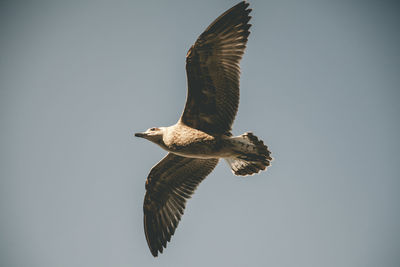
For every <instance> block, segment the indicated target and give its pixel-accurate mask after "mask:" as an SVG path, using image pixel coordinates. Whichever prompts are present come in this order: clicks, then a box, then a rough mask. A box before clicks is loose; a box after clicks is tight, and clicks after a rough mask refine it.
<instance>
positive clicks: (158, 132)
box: [135, 127, 165, 144]
mask: <svg viewBox="0 0 400 267" xmlns="http://www.w3.org/2000/svg"><path fill="white" fill-rule="evenodd" d="M164 130H165V127H160V128H155V127H154V128H149V129H147V131H145V132H143V133H135V136H136V137H142V138H145V139H147V140H149V141H151V142H153V143H156V144H160V143H161V142H162V140H163V134H164Z"/></svg>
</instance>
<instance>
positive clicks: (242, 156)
mask: <svg viewBox="0 0 400 267" xmlns="http://www.w3.org/2000/svg"><path fill="white" fill-rule="evenodd" d="M231 142H232V144H233V150H234V152H236V154H237V156H235V157H230V158H225V160H226V161H227V162H228V164H229V166H230V167H231V169H232V172H233V173H234V174H235V175H242V176H245V175H252V174H255V173H258V172H259V171H261V170H265V169H266V168H267V167H268V166H269V165H270V163H271V161H272V157H271V152H270V151H269V150H268V147H267V146H266V145H264V142H263V141H262V140H259V139H258V138H257V136H255V135H253V134H252V133H250V132H249V133H244V134H242V135H240V136H237V137H232V139H231Z"/></svg>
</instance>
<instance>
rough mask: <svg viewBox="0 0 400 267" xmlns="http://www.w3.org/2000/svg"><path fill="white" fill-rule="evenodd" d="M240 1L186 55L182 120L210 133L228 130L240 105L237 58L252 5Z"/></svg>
mask: <svg viewBox="0 0 400 267" xmlns="http://www.w3.org/2000/svg"><path fill="white" fill-rule="evenodd" d="M248 6H249V4H248V3H246V2H244V1H243V2H240V3H239V4H237V5H236V6H234V7H232V8H231V9H229V10H228V11H226V12H225V13H223V14H222V15H221V16H219V17H218V18H217V19H216V20H215V21H214V22H213V23H211V25H210V26H208V28H207V29H206V30H205V31H204V32H203V33H202V34H201V35H200V36H199V38H198V39H197V40H196V42H195V44H194V45H193V46H192V47H191V48H190V49H189V52H188V53H187V56H186V74H187V79H188V93H187V98H186V105H185V109H184V111H183V114H182V117H181V121H182V122H183V123H185V124H186V125H188V126H190V127H192V128H195V129H198V130H202V131H204V132H206V133H209V134H227V133H229V132H230V130H231V126H232V123H233V120H234V118H235V115H236V112H237V109H238V105H239V78H240V77H239V76H240V66H239V63H240V60H241V59H242V56H243V53H244V50H245V48H246V43H247V38H248V36H249V34H250V32H249V28H250V26H251V25H250V24H248V22H249V20H250V18H251V17H250V16H249V13H250V11H251V9H247V8H248Z"/></svg>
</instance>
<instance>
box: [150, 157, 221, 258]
mask: <svg viewBox="0 0 400 267" xmlns="http://www.w3.org/2000/svg"><path fill="white" fill-rule="evenodd" d="M217 163H218V160H217V159H207V160H205V159H194V158H184V157H180V156H177V155H174V154H171V153H170V154H168V155H167V156H166V157H165V158H164V159H162V160H161V161H160V162H159V163H158V164H157V165H156V166H154V167H153V168H152V170H151V171H150V174H149V176H148V178H147V184H146V195H145V199H144V204H143V211H144V231H145V234H146V240H147V243H148V245H149V248H150V251H151V253H152V254H153V256H155V257H156V256H157V255H158V252H162V251H163V248H165V247H166V246H167V242H169V241H170V240H171V236H172V235H173V234H174V233H175V229H176V228H177V227H178V224H179V220H180V219H181V217H182V215H183V213H184V210H185V206H186V201H187V199H189V198H190V197H191V196H192V195H193V193H194V191H195V190H196V188H197V186H198V185H199V184H200V182H201V181H202V180H203V179H204V178H205V177H206V176H207V175H208V174H209V173H210V172H211V171H212V170H213V169H214V167H215V166H216V165H217Z"/></svg>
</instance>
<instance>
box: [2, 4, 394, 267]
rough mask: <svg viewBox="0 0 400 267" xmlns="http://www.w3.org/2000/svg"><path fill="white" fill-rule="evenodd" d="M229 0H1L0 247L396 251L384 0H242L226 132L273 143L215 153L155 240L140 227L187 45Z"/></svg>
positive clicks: (43, 254)
mask: <svg viewBox="0 0 400 267" xmlns="http://www.w3.org/2000/svg"><path fill="white" fill-rule="evenodd" d="M237 2H238V1H230V0H229V1H228V0H223V1H222V0H221V1H215V0H204V1H193V0H181V1H178V0H170V1H153V0H146V1H133V0H131V1H128V0H122V1H119V0H118V1H41V0H39V1H29V2H28V1H26V2H23V1H11V0H10V1H2V2H1V4H0V123H1V124H0V125H1V131H0V159H1V160H0V265H1V266H5V267H14V266H30V267H36V266H37V267H54V266H57V267H71V266H74V267H75V266H82V267H88V266H96V267H103V266H104V267H108V266H127V267H128V266H129V267H132V266H141V267H142V266H144V267H147V266H177V267H180V266H193V267H197V266H202V267H203V266H279V267H280V266H284V267H286V266H287V267H291V266H300V267H310V266H318V267H320V266H324V267H330V266H332V267H337V266H341V267H358V266H359V267H369V266H370V267H376V266H384V267H397V266H400V254H399V252H400V205H399V204H400V194H399V190H400V175H399V174H400V171H399V163H400V156H399V155H400V153H399V151H400V142H399V137H400V124H399V117H400V105H399V100H400V92H399V90H400V87H399V84H400V53H399V51H400V50H399V47H400V36H399V32H400V30H399V29H400V27H399V26H400V23H399V13H400V12H399V11H400V9H399V4H398V3H397V2H396V1H378V0H377V1H348V0H347V1H317V0H315V1H313V0H304V1H298V0H296V1H295V0H292V1H290V0H276V1H272V0H271V1H266V0H262V1H261V0H258V1H257V0H253V1H250V5H251V7H252V8H253V12H252V15H253V19H252V20H251V23H252V24H253V27H252V28H251V35H250V38H249V42H248V48H247V51H246V54H245V56H244V59H243V61H242V64H241V65H242V78H241V102H240V107H239V113H238V116H237V117H236V121H235V124H234V127H233V133H234V134H237V135H238V134H242V133H243V132H245V131H253V132H254V133H255V134H256V135H257V136H259V137H260V138H262V139H263V140H264V141H265V143H266V144H268V146H269V147H270V149H271V151H272V153H273V156H274V157H275V161H274V162H273V164H272V166H271V167H270V169H268V171H267V172H262V173H261V174H258V175H255V176H252V177H247V178H239V177H235V176H233V175H232V173H231V171H230V170H229V168H228V166H227V164H226V163H225V162H220V164H219V165H218V167H217V168H216V169H215V171H214V172H213V173H212V174H211V175H210V176H209V177H208V178H207V179H206V180H205V181H204V182H203V183H202V184H201V185H200V187H199V188H198V190H197V192H196V193H195V195H194V197H193V198H192V199H191V200H190V201H189V202H188V205H187V209H186V212H185V215H184V216H183V219H182V221H181V223H180V225H179V227H178V229H177V231H176V233H175V235H174V237H173V238H172V242H171V243H169V245H168V247H167V249H166V250H165V252H164V253H163V254H162V255H161V256H159V257H158V258H157V259H154V258H153V257H152V256H151V254H150V252H149V249H148V247H147V244H146V240H145V237H144V233H143V222H142V220H143V212H142V204H143V196H144V193H145V189H144V183H145V179H146V177H147V174H148V172H149V170H150V168H151V167H152V166H153V165H154V164H155V163H157V162H158V161H159V160H160V159H161V158H162V157H163V156H164V155H165V152H164V151H162V150H161V149H160V148H159V147H157V146H156V145H154V144H151V143H149V142H147V141H145V140H143V139H139V138H135V137H133V133H134V132H137V131H142V130H145V129H147V128H149V127H154V126H168V125H172V124H174V123H175V122H176V121H177V120H178V117H179V116H180V114H181V111H182V109H183V106H184V101H185V97H186V74H185V55H186V52H187V50H188V49H189V47H190V45H192V43H193V42H194V41H195V40H196V38H197V36H198V35H199V34H200V33H201V32H202V31H203V30H204V29H205V28H206V27H207V26H208V25H209V23H211V22H212V21H213V20H214V19H215V18H216V17H217V16H219V15H220V14H221V13H222V12H224V11H225V10H227V9H228V8H230V7H231V6H233V5H234V4H236V3H237Z"/></svg>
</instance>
